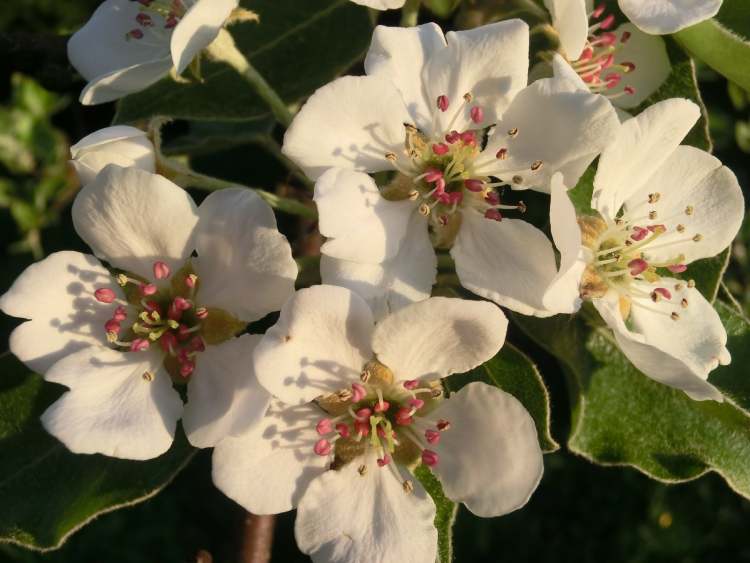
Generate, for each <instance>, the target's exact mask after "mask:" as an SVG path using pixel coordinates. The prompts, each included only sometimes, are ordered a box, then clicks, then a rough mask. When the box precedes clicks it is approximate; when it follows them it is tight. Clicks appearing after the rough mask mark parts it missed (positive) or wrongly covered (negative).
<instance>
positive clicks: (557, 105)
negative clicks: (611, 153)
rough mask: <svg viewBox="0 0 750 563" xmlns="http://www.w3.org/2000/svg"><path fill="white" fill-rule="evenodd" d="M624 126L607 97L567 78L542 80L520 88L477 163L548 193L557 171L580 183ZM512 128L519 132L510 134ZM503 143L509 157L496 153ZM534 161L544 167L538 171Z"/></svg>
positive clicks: (571, 183) (486, 170) (520, 185)
mask: <svg viewBox="0 0 750 563" xmlns="http://www.w3.org/2000/svg"><path fill="white" fill-rule="evenodd" d="M619 128H620V122H619V120H618V119H617V114H616V113H615V111H614V109H613V108H612V105H611V104H610V103H609V102H608V101H607V100H606V99H605V98H604V97H602V96H598V95H595V94H590V93H589V92H584V91H581V90H579V89H578V87H577V86H575V85H574V84H573V83H572V82H570V81H568V80H562V79H557V78H547V79H542V80H537V81H536V82H534V83H533V84H531V85H530V86H529V87H527V88H525V89H523V90H522V91H521V92H519V94H518V95H517V96H516V97H515V99H514V100H513V102H512V103H511V104H510V107H508V109H507V111H506V112H505V113H504V114H503V117H502V120H501V121H500V122H499V123H498V125H497V127H496V128H495V131H494V133H493V134H492V136H491V137H490V139H489V141H488V144H487V147H486V148H485V150H484V151H483V152H482V155H481V156H480V158H479V160H478V162H477V166H478V167H480V168H481V169H482V171H483V173H486V174H488V175H492V176H498V177H500V178H502V179H503V180H505V181H510V180H511V178H514V183H513V184H512V185H513V187H514V188H515V189H518V188H535V189H539V190H540V191H545V192H547V193H549V181H550V178H551V177H552V174H554V173H555V172H560V173H562V175H563V181H564V183H565V185H566V186H575V185H576V183H577V182H578V179H579V178H580V177H581V175H582V174H583V172H584V171H585V170H586V168H587V167H588V165H589V164H590V163H591V161H593V160H594V158H595V157H596V156H597V155H598V154H599V152H601V150H602V149H603V148H604V147H605V146H606V145H607V143H608V142H609V141H610V140H611V139H612V137H613V136H614V135H615V133H616V132H617V130H618V129H619ZM511 129H518V133H517V134H516V135H515V136H510V135H508V131H510V130H511ZM571 139H575V142H571ZM501 148H505V149H507V155H508V156H507V159H506V160H500V159H497V158H496V157H495V155H496V153H497V151H498V150H499V149H501ZM535 161H540V162H541V166H540V167H539V168H538V169H537V170H535V171H534V170H532V169H531V168H532V165H534V162H535ZM515 176H519V177H520V178H521V179H522V182H521V183H518V182H517V181H516V180H515Z"/></svg>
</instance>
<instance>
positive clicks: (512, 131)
mask: <svg viewBox="0 0 750 563" xmlns="http://www.w3.org/2000/svg"><path fill="white" fill-rule="evenodd" d="M517 135H518V127H513V128H512V129H508V136H509V137H516V136H517Z"/></svg>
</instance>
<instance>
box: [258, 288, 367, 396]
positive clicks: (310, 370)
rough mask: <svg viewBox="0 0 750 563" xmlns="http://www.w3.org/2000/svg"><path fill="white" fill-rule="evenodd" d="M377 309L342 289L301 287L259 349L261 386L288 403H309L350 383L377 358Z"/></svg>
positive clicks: (284, 308)
mask: <svg viewBox="0 0 750 563" xmlns="http://www.w3.org/2000/svg"><path fill="white" fill-rule="evenodd" d="M372 331H373V318H372V312H371V311H370V308H369V307H368V306H367V304H366V303H365V302H364V301H363V300H362V298H361V297H359V296H358V295H356V294H355V293H352V292H351V291H349V290H348V289H344V288H343V287H335V286H332V285H318V286H313V287H309V288H307V289H302V290H300V291H298V292H297V293H295V294H294V296H293V297H292V298H291V299H289V301H287V302H286V304H285V305H284V307H283V308H282V309H281V316H280V317H279V320H278V322H277V323H276V324H275V325H274V326H272V327H271V328H270V329H268V331H267V332H266V334H265V335H264V336H263V340H261V342H260V344H258V346H257V348H256V349H255V360H254V362H255V363H254V365H255V374H256V376H257V377H258V380H259V381H260V383H261V385H263V386H264V387H265V388H266V389H267V390H268V391H269V392H270V393H271V394H272V395H274V396H276V397H278V398H279V399H281V400H282V401H284V402H285V403H289V404H293V403H305V402H308V401H311V400H313V399H314V398H315V397H317V396H319V395H322V394H325V393H331V392H333V391H336V390H338V389H343V388H345V387H348V386H349V385H350V384H351V382H352V381H355V380H358V379H359V374H360V372H361V370H362V366H363V365H364V364H365V362H367V361H368V360H370V359H371V358H372V349H371V347H370V341H371V337H372Z"/></svg>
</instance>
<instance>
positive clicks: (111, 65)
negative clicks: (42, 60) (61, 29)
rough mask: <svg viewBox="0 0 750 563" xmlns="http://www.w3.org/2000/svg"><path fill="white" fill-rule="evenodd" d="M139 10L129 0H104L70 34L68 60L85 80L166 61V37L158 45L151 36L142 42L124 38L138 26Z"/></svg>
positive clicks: (167, 48) (167, 40)
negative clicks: (135, 66)
mask: <svg viewBox="0 0 750 563" xmlns="http://www.w3.org/2000/svg"><path fill="white" fill-rule="evenodd" d="M140 8H141V5H140V3H139V2H133V1H132V0H105V1H104V2H102V4H101V5H100V6H99V7H98V8H97V9H96V11H95V12H94V14H93V15H92V16H91V19H89V21H88V22H86V24H85V25H84V26H83V27H82V28H81V29H79V30H78V31H77V32H76V33H74V34H73V36H72V37H71V38H70V41H68V58H69V59H70V62H71V64H72V65H73V66H74V67H75V69H76V70H77V71H78V72H80V73H81V75H82V76H83V77H84V78H85V79H86V80H89V81H92V80H94V79H96V78H98V77H101V76H104V75H107V74H110V73H112V72H114V71H117V70H121V69H125V68H128V67H132V66H134V65H140V64H143V63H149V62H151V61H155V60H158V59H163V58H165V57H166V58H169V39H168V35H164V40H163V41H159V42H156V41H155V37H152V36H151V34H149V36H148V37H147V38H144V39H143V40H137V39H130V40H129V39H127V33H128V32H129V31H131V30H133V29H135V28H137V27H138V23H137V22H136V16H137V15H138V13H139V12H140ZM169 66H171V61H170V63H169ZM168 69H169V67H167V71H168ZM167 71H165V72H167Z"/></svg>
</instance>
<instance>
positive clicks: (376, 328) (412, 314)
mask: <svg viewBox="0 0 750 563" xmlns="http://www.w3.org/2000/svg"><path fill="white" fill-rule="evenodd" d="M506 328H507V320H506V318H505V316H504V315H503V313H502V312H501V311H500V309H499V308H497V307H496V306H495V305H493V304H491V303H488V302H484V301H465V300H461V299H448V298H443V297H434V298H430V299H427V300H425V301H421V302H419V303H415V304H412V305H410V306H408V307H406V308H404V309H401V310H400V311H398V312H396V313H394V314H392V315H390V316H388V317H386V318H385V319H383V320H382V321H380V322H378V323H377V324H375V323H374V318H373V314H372V311H371V310H370V308H369V307H368V305H367V304H366V303H365V301H364V300H363V299H362V298H361V297H359V296H358V295H357V294H356V293H353V292H351V291H349V290H347V289H345V288H341V287H335V286H326V285H323V286H315V287H311V288H308V289H303V290H301V291H298V292H297V293H296V295H295V296H294V297H293V298H292V299H290V300H289V302H287V304H286V305H284V307H283V309H282V311H281V317H280V318H279V321H278V323H277V324H276V325H275V326H274V327H272V328H271V329H269V330H268V332H267V333H266V335H265V336H264V337H263V339H262V340H261V342H260V344H258V346H257V347H256V351H255V356H254V360H255V372H256V374H257V375H258V378H259V380H260V382H261V384H262V385H264V386H265V387H266V389H268V391H270V392H271V393H272V394H273V395H275V396H276V397H278V398H279V399H280V401H283V402H280V401H279V402H275V403H273V405H272V407H271V409H270V410H269V413H268V415H267V417H266V419H265V421H264V422H263V424H262V425H261V426H259V427H256V428H255V429H253V430H250V431H248V432H246V433H244V434H242V435H238V436H235V437H230V438H226V439H225V440H222V441H221V442H220V443H219V444H218V445H217V446H216V449H215V450H214V457H213V478H214V482H215V483H216V485H217V486H218V487H219V488H220V489H221V490H222V491H224V492H225V493H226V494H227V495H228V496H230V497H231V498H233V499H234V500H236V501H237V502H239V503H240V504H241V505H243V506H244V507H245V508H247V509H248V510H249V511H251V512H253V513H255V514H270V513H278V512H284V511H287V510H291V509H292V508H295V507H296V508H297V523H296V537H297V543H298V545H299V547H300V549H301V550H302V551H304V552H305V553H308V554H310V555H311V556H312V558H313V561H316V562H326V563H332V562H341V563H344V562H347V563H349V562H353V561H409V562H412V563H433V562H434V561H435V556H436V546H437V531H436V529H435V527H434V524H433V520H434V517H435V506H434V504H433V502H432V500H431V499H430V497H429V496H428V495H427V493H426V492H425V490H424V489H423V488H422V486H421V485H420V483H419V481H417V480H416V479H415V478H414V477H413V476H412V472H413V471H414V469H415V468H416V467H417V466H418V465H419V464H423V465H425V466H427V467H429V468H430V470H431V471H432V472H433V473H434V474H435V476H436V477H437V478H438V479H440V481H441V483H442V485H443V490H444V491H445V494H446V495H447V496H448V497H449V498H451V499H453V500H455V501H457V502H463V503H464V504H465V505H466V506H467V508H468V509H469V510H471V511H472V512H474V513H475V514H477V515H479V516H499V515H501V514H506V513H508V512H511V511H513V510H516V509H517V508H520V507H521V506H523V505H524V504H526V502H527V500H528V499H529V497H530V495H531V494H532V492H533V491H534V490H535V489H536V486H537V484H538V483H539V480H540V478H541V475H542V470H543V463H542V452H541V450H540V448H539V443H538V438H537V432H536V429H535V425H534V421H533V420H532V418H531V416H530V415H529V413H528V412H527V411H526V409H524V407H523V406H522V405H521V403H519V402H518V401H517V400H516V399H515V398H514V397H513V396H511V395H509V394H507V393H505V392H503V391H501V390H500V389H498V388H496V387H492V386H489V385H486V384H484V383H470V384H468V385H466V386H465V387H464V388H463V389H461V390H460V391H458V392H457V393H453V394H451V395H450V397H447V398H446V397H445V396H444V392H443V388H442V386H441V384H440V378H443V377H446V376H448V375H450V374H452V373H458V372H464V371H467V370H469V369H471V368H473V367H475V366H477V365H479V364H481V363H483V362H485V361H487V360H488V359H490V358H491V357H493V356H494V355H495V354H496V353H497V352H498V350H499V349H500V347H501V346H502V345H503V342H504V340H505V332H506Z"/></svg>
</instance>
